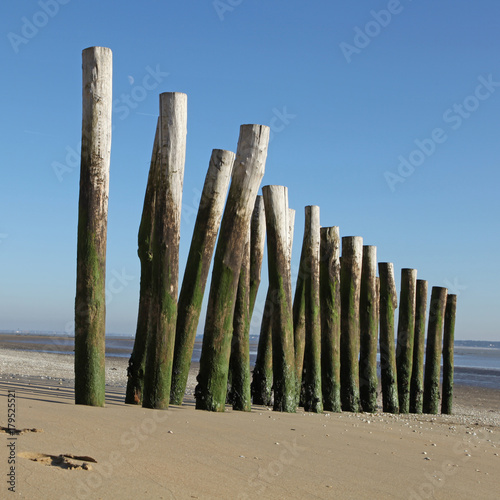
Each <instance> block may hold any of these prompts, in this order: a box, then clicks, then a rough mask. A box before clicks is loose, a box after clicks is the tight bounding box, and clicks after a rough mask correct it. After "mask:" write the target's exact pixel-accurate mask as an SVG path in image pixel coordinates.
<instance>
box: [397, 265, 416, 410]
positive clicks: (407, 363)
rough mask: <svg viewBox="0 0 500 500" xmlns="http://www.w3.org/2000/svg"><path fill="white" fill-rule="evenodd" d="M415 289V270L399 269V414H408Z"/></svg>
mask: <svg viewBox="0 0 500 500" xmlns="http://www.w3.org/2000/svg"><path fill="white" fill-rule="evenodd" d="M416 288H417V270H416V269H401V292H400V299H399V320H398V340H397V348H396V366H397V370H398V398H399V413H408V412H409V411H410V381H411V373H412V365H413V337H414V332H415V299H416V297H415V295H416Z"/></svg>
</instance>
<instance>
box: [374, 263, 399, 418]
mask: <svg viewBox="0 0 500 500" xmlns="http://www.w3.org/2000/svg"><path fill="white" fill-rule="evenodd" d="M378 274H379V277H380V306H379V307H380V368H381V378H382V405H383V410H384V412H387V413H398V412H399V401H398V381H397V370H396V352H395V351H396V349H395V345H394V311H395V310H396V308H397V307H398V295H397V292H396V282H395V281H394V265H393V264H392V263H391V262H379V264H378Z"/></svg>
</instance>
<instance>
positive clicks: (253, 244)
mask: <svg viewBox="0 0 500 500" xmlns="http://www.w3.org/2000/svg"><path fill="white" fill-rule="evenodd" d="M265 245H266V212H265V208H264V198H263V197H262V196H261V195H259V196H257V198H256V199H255V206H254V209H253V213H252V221H251V225H250V318H251V317H252V314H253V309H254V306H255V299H256V297H257V292H258V290H259V286H260V279H261V270H262V261H263V259H264V247H265Z"/></svg>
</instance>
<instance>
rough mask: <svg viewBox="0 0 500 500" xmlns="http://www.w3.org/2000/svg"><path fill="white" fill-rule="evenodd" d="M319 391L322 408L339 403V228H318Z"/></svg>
mask: <svg viewBox="0 0 500 500" xmlns="http://www.w3.org/2000/svg"><path fill="white" fill-rule="evenodd" d="M320 304H321V308H320V309H321V390H322V392H323V408H324V409H325V410H326V411H334V412H339V411H340V410H341V404H340V236H339V228H338V226H333V227H322V228H321V249H320Z"/></svg>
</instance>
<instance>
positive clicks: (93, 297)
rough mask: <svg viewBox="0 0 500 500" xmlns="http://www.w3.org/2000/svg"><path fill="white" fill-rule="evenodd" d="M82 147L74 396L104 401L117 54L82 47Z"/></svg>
mask: <svg viewBox="0 0 500 500" xmlns="http://www.w3.org/2000/svg"><path fill="white" fill-rule="evenodd" d="M82 67H83V78H82V83H83V92H82V111H83V113H82V152H81V165H80V198H79V205H78V245H77V272H76V299H75V402H76V404H83V405H90V406H104V399H105V396H104V388H105V370H104V356H105V339H104V337H105V328H106V324H105V323H106V294H105V281H106V237H107V224H108V196H109V163H110V155H111V107H112V102H113V98H112V54H111V50H110V49H108V48H106V47H89V48H88V49H85V50H84V51H83V53H82Z"/></svg>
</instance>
